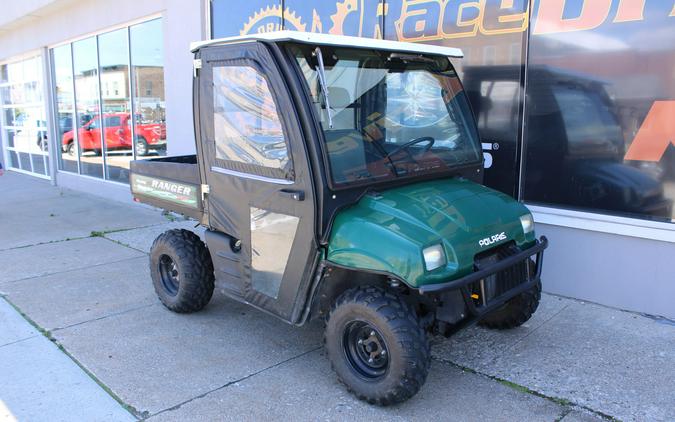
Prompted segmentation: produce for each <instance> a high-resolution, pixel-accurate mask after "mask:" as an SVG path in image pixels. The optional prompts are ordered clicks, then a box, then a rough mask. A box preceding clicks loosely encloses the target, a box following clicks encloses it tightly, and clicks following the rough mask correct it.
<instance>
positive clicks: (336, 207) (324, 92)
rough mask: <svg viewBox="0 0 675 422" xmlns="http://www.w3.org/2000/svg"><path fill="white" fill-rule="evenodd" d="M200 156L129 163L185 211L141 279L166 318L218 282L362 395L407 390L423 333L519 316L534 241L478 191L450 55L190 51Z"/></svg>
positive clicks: (367, 50) (299, 47) (471, 135)
mask: <svg viewBox="0 0 675 422" xmlns="http://www.w3.org/2000/svg"><path fill="white" fill-rule="evenodd" d="M193 52H194V53H195V60H194V79H193V83H194V110H195V115H196V118H195V121H194V124H195V128H196V139H197V142H196V148H197V153H196V155H189V156H180V157H167V158H157V159H149V160H138V161H134V162H132V163H131V190H132V193H133V195H134V197H135V199H136V200H138V201H142V202H145V203H148V204H151V205H155V206H158V207H161V208H165V209H168V210H171V211H174V212H178V213H182V214H184V215H186V216H188V217H192V218H194V219H196V220H198V221H199V223H200V224H201V225H203V226H205V227H206V232H205V234H204V236H203V237H204V241H202V240H200V237H199V236H197V235H196V234H194V233H192V232H190V231H187V230H170V231H167V232H166V233H163V234H162V235H160V236H159V237H158V238H157V239H156V240H155V242H154V244H153V245H152V250H151V252H150V267H151V274H152V280H153V283H154V286H155V289H156V291H157V294H158V295H159V298H160V300H161V301H162V303H163V304H164V305H165V306H166V307H167V308H169V309H170V310H172V311H175V312H193V311H198V310H200V309H202V308H203V307H204V306H205V305H206V304H207V303H208V302H209V300H210V299H211V296H212V294H213V290H214V284H215V282H216V281H217V282H218V285H219V287H221V286H222V289H223V291H224V292H225V293H226V294H227V295H228V296H230V297H231V298H233V299H235V300H238V301H240V302H245V303H248V304H250V305H252V306H254V307H256V308H258V309H261V310H263V311H265V312H268V313H270V314H272V315H275V316H277V317H279V318H281V319H282V320H284V321H286V322H288V323H291V324H295V325H302V324H304V323H305V322H307V321H308V320H310V319H313V318H323V319H325V321H326V330H325V344H326V349H327V354H328V358H329V359H330V362H331V364H332V366H333V368H334V369H335V372H337V375H338V377H339V379H340V380H341V381H342V382H343V383H344V384H345V385H346V386H347V388H348V389H349V390H350V391H352V392H353V393H354V394H355V395H356V396H357V397H359V398H360V399H363V400H366V401H368V402H369V403H375V404H379V405H388V404H393V403H398V402H402V401H404V400H406V399H408V398H410V397H412V396H413V395H414V394H415V393H417V391H418V390H419V389H420V387H421V386H422V384H424V382H425V380H426V377H427V372H428V370H429V362H430V350H429V336H430V335H432V334H442V335H450V334H452V333H453V332H455V331H457V330H458V329H460V328H463V327H466V326H467V325H469V324H472V323H475V322H479V323H481V324H483V325H485V326H487V327H493V328H510V327H516V326H519V325H520V324H522V323H524V322H525V321H527V320H528V319H529V318H530V316H531V315H532V313H533V312H534V311H535V310H536V309H537V305H538V303H539V299H540V295H541V283H540V274H541V268H542V257H543V251H544V249H545V248H546V246H547V241H546V239H545V238H544V237H542V238H541V239H539V240H537V239H536V238H535V233H534V223H533V220H532V216H531V214H530V213H529V211H528V210H527V208H525V206H523V205H522V204H520V203H519V202H517V201H515V200H514V199H512V198H510V197H509V196H507V195H504V194H502V193H500V192H497V191H494V190H491V189H488V188H486V187H485V186H483V185H481V181H482V179H483V155H482V151H481V144H480V142H479V138H478V133H477V131H476V123H475V121H474V117H473V114H472V112H471V109H470V106H469V103H468V101H467V97H466V95H465V93H464V91H463V88H462V84H461V82H460V80H459V79H458V77H457V74H456V72H455V70H454V69H453V67H452V65H451V63H450V61H449V57H456V58H459V57H461V55H462V53H461V51H460V50H457V49H454V48H447V47H438V46H430V45H422V44H419V45H418V44H409V43H400V42H394V41H385V40H372V39H362V38H355V37H345V36H333V35H325V34H309V33H299V32H291V31H282V32H273V33H265V34H256V35H250V36H241V37H233V38H227V39H221V40H213V41H207V42H203V43H197V44H194V45H193Z"/></svg>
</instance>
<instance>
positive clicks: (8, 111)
mask: <svg viewBox="0 0 675 422" xmlns="http://www.w3.org/2000/svg"><path fill="white" fill-rule="evenodd" d="M42 75H43V72H42V58H41V57H40V56H35V57H31V58H28V59H25V60H20V61H16V62H12V63H7V64H3V65H0V121H1V123H2V139H3V143H4V149H5V151H6V152H7V154H6V158H7V162H6V163H5V164H6V166H7V167H8V168H10V169H14V170H18V171H21V172H25V173H30V174H33V175H37V176H42V177H46V176H48V175H49V159H48V157H49V153H48V143H47V119H46V114H45V104H44V96H43V93H42V89H43V85H42V83H43V82H42Z"/></svg>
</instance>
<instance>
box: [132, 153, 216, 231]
mask: <svg viewBox="0 0 675 422" xmlns="http://www.w3.org/2000/svg"><path fill="white" fill-rule="evenodd" d="M130 184H131V193H132V195H133V196H134V200H136V201H139V202H143V203H146V204H149V205H152V206H155V207H158V208H163V209H166V210H169V211H173V212H177V213H180V214H183V215H185V216H187V217H190V218H194V219H195V220H198V221H200V222H201V221H202V218H203V216H204V206H203V204H202V192H201V185H202V182H201V179H200V176H199V165H198V164H197V156H196V155H181V156H175V157H160V158H152V159H148V160H134V161H132V162H131V183H130Z"/></svg>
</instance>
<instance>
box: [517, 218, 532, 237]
mask: <svg viewBox="0 0 675 422" xmlns="http://www.w3.org/2000/svg"><path fill="white" fill-rule="evenodd" d="M520 225H521V226H523V232H524V233H525V234H528V233H530V232H533V231H534V219H533V218H532V214H525V215H521V216H520Z"/></svg>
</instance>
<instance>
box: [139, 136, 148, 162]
mask: <svg viewBox="0 0 675 422" xmlns="http://www.w3.org/2000/svg"><path fill="white" fill-rule="evenodd" d="M136 155H139V156H141V157H142V156H145V155H148V141H146V140H145V138H144V137H142V136H138V137H136Z"/></svg>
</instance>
